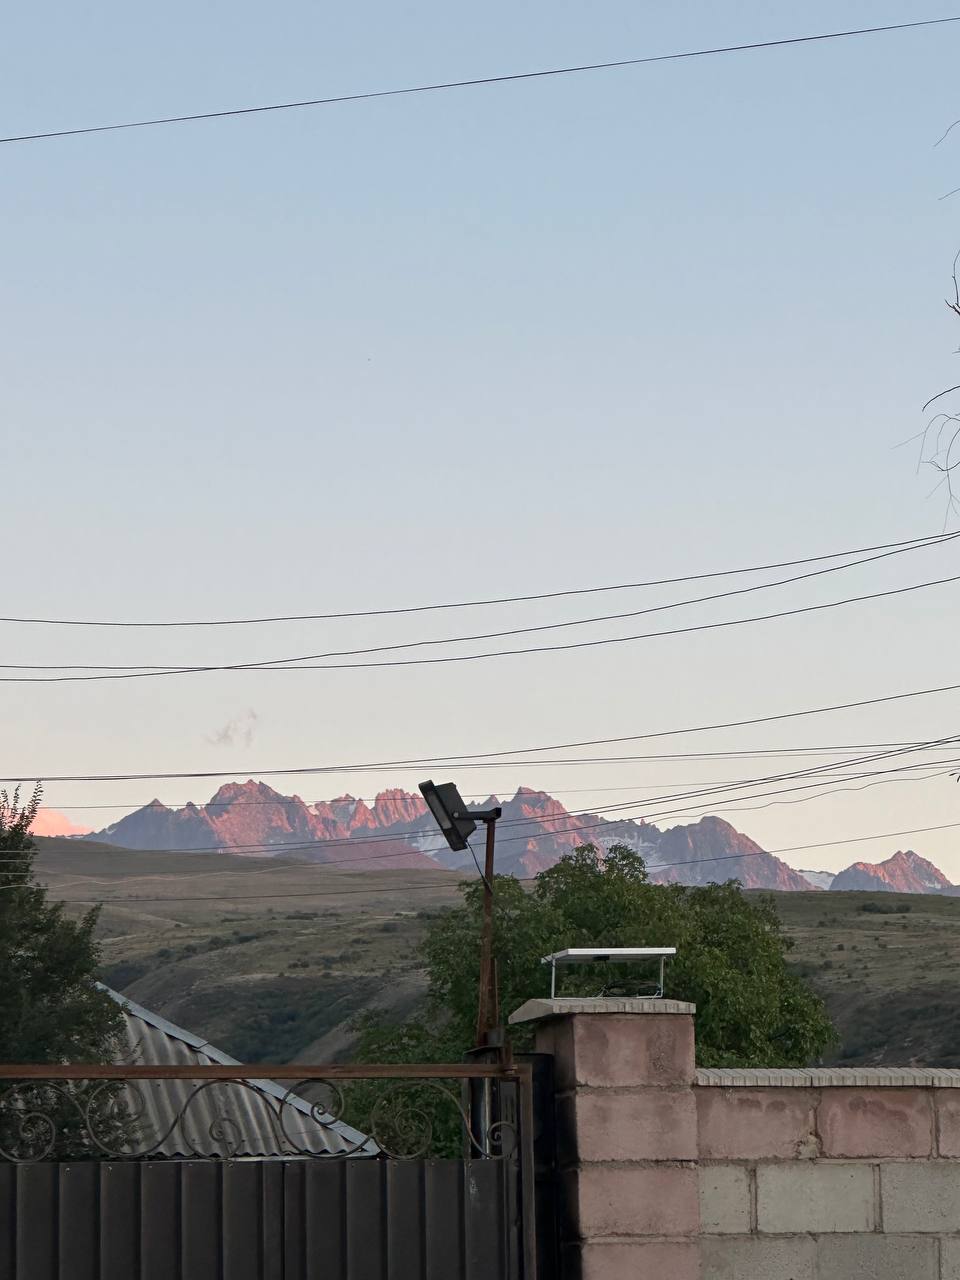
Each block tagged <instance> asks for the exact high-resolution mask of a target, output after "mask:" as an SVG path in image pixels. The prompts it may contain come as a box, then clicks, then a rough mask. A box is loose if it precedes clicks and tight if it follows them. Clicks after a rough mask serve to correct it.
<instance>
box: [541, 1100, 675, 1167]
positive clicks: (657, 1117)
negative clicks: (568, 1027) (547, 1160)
mask: <svg viewBox="0 0 960 1280" xmlns="http://www.w3.org/2000/svg"><path fill="white" fill-rule="evenodd" d="M558 1111H559V1119H560V1135H559V1136H560V1149H561V1156H562V1158H563V1159H570V1160H581V1161H593V1160H696V1158H697V1107H696V1103H695V1102H694V1100H693V1093H692V1091H691V1090H689V1089H683V1090H675V1089H670V1090H667V1089H637V1090H630V1091H625V1090H619V1089H616V1090H614V1089H578V1090H577V1092H576V1093H574V1094H568V1095H567V1096H566V1097H565V1098H563V1099H561V1104H560V1107H559V1109H558Z"/></svg>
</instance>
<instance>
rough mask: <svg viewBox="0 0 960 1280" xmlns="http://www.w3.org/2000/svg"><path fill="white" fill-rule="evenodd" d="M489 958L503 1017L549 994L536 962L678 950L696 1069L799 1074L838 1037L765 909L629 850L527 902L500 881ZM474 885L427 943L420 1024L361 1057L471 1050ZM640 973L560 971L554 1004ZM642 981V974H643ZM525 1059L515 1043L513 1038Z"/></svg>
mask: <svg viewBox="0 0 960 1280" xmlns="http://www.w3.org/2000/svg"><path fill="white" fill-rule="evenodd" d="M495 890H496V907H495V915H494V938H495V954H496V956H497V957H498V974H499V981H500V995H501V1005H502V1009H503V1014H504V1017H506V1015H508V1014H509V1013H510V1012H512V1011H513V1010H514V1009H516V1008H517V1007H518V1006H519V1005H521V1004H522V1003H523V1002H524V1001H525V1000H528V999H530V998H531V997H533V996H544V995H547V994H548V992H549V972H548V969H547V967H546V966H544V965H543V964H542V963H541V958H542V957H543V956H545V955H547V954H549V953H550V952H552V951H559V950H561V949H563V948H564V947H577V946H581V947H586V946H591V947H596V946H610V947H618V946H675V947H676V948H677V956H676V958H675V960H674V961H673V962H672V963H671V964H670V966H669V969H668V979H667V983H668V994H669V995H670V996H672V997H674V998H677V999H681V1000H691V1001H694V1002H695V1003H696V1005H697V1057H698V1061H699V1063H700V1065H701V1066H724V1067H760V1066H763V1067H796V1066H805V1065H807V1064H808V1063H810V1062H811V1061H814V1060H816V1059H817V1058H818V1057H819V1056H820V1055H821V1054H822V1053H823V1051H824V1050H825V1049H826V1048H827V1047H828V1045H829V1044H830V1043H831V1042H832V1041H833V1039H834V1032H833V1028H832V1026H831V1023H830V1021H829V1019H828V1017H827V1014H826V1011H825V1009H824V1006H823V1004H822V1002H821V1001H820V999H819V998H818V997H817V996H816V995H815V994H814V993H813V992H812V991H811V990H810V988H809V987H808V986H807V985H806V984H805V983H804V982H803V980H802V979H801V978H800V977H798V976H797V975H796V974H794V973H792V972H791V971H790V969H789V968H788V966H787V952H788V949H789V945H790V944H789V940H788V939H786V938H785V937H784V935H783V933H782V931H781V928H780V922H779V920H778V917H777V914H776V911H775V909H774V906H773V902H772V900H771V899H768V898H762V897H754V896H750V897H748V896H747V895H746V894H744V893H743V891H742V890H741V888H740V886H739V884H737V883H736V882H735V881H730V882H728V883H726V884H711V885H706V886H701V887H694V888H690V887H687V886H684V885H657V884H651V883H650V882H649V880H648V878H647V873H646V869H645V866H644V862H643V859H642V858H641V857H640V856H639V854H636V853H634V852H633V851H632V850H631V849H629V848H627V847H626V846H622V845H620V846H614V847H613V848H611V849H609V850H608V851H607V852H606V853H602V852H601V851H600V850H598V849H597V848H596V847H595V846H593V845H589V844H588V845H582V846H581V847H580V848H578V849H576V850H574V852H573V853H572V854H571V855H569V856H567V857H565V858H561V859H560V861H559V862H558V863H556V865H555V866H553V867H550V868H549V869H548V870H546V871H543V872H541V873H540V875H538V876H537V877H536V880H535V882H534V885H533V888H532V890H531V891H529V892H528V891H525V890H524V888H523V886H522V885H521V884H520V883H519V882H518V881H517V880H515V879H513V878H512V877H510V876H498V877H497V878H496V884H495ZM482 897H483V886H482V885H481V884H480V883H478V882H474V883H471V884H469V885H468V886H466V888H465V889H464V901H463V904H462V905H461V906H459V907H456V908H454V909H452V910H448V911H445V912H443V913H442V914H441V915H439V916H438V917H437V918H436V920H435V921H434V923H433V924H432V926H431V928H430V929H429V931H428V934H427V938H426V940H425V943H424V961H425V964H426V968H427V971H428V974H429V984H430V985H429V994H428V1001H427V1007H426V1009H425V1011H424V1016H423V1017H422V1018H420V1019H418V1020H417V1021H416V1022H411V1023H407V1024H405V1025H404V1026H402V1027H388V1026H384V1025H382V1024H381V1025H377V1024H374V1023H368V1024H367V1026H366V1028H365V1031H364V1035H363V1037H362V1043H361V1045H360V1048H359V1056H360V1057H361V1058H366V1059H367V1060H376V1059H379V1060H390V1059H393V1060H397V1061H415V1060H417V1059H419V1060H420V1061H448V1062H454V1061H457V1060H459V1059H460V1058H461V1057H462V1056H463V1054H464V1052H465V1051H466V1050H467V1049H469V1048H470V1047H471V1045H472V1043H473V1033H474V1021H475V1016H476V1001H477V973H478V966H479V956H480V918H481V909H482ZM643 976H644V975H643V973H642V972H641V971H640V970H639V969H638V970H637V971H636V972H631V971H621V967H620V966H617V971H616V972H615V973H612V972H611V970H610V968H609V967H608V966H603V967H601V966H590V967H587V968H584V969H580V968H578V969H576V970H573V969H569V970H566V971H565V972H564V977H563V994H569V995H576V994H590V995H596V994H598V993H599V991H600V990H601V988H602V987H603V985H604V984H605V983H610V982H611V981H614V982H616V983H617V984H618V985H620V984H623V985H625V986H626V987H628V988H630V989H632V990H637V983H638V982H639V981H641V980H642V978H643ZM646 976H647V977H649V973H647V975H646ZM515 1044H516V1047H517V1048H521V1049H522V1048H525V1047H527V1046H526V1043H525V1040H524V1036H523V1033H522V1032H521V1033H520V1035H519V1037H518V1038H517V1039H515Z"/></svg>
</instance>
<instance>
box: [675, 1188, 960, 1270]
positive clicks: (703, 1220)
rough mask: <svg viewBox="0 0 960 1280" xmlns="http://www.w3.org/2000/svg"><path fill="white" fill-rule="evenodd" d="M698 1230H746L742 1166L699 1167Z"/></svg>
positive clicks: (741, 1232)
mask: <svg viewBox="0 0 960 1280" xmlns="http://www.w3.org/2000/svg"><path fill="white" fill-rule="evenodd" d="M700 1230H701V1231H703V1232H704V1233H705V1234H707V1235H714V1234H724V1235H726V1234H731V1233H732V1234H736V1235H746V1234H747V1233H748V1232H749V1230H750V1173H749V1171H748V1170H747V1169H744V1168H743V1166H742V1165H738V1164H706V1165H701V1166H700ZM958 1280H960V1278H958Z"/></svg>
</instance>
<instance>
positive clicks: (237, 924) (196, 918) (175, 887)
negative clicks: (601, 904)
mask: <svg viewBox="0 0 960 1280" xmlns="http://www.w3.org/2000/svg"><path fill="white" fill-rule="evenodd" d="M38 844H39V846H40V850H41V852H40V855H39V857H38V860H37V869H38V873H39V874H40V876H41V878H42V879H43V880H44V882H45V883H47V884H48V885H49V887H50V889H51V891H52V892H53V893H55V894H56V896H57V897H61V898H63V899H64V900H65V901H67V902H68V903H72V904H74V907H73V908H72V909H76V910H77V911H79V910H82V909H83V907H84V904H85V903H86V902H87V901H89V900H91V899H92V900H101V899H103V900H107V899H110V898H113V899H117V898H119V897H122V898H123V899H124V901H123V902H122V903H121V902H118V901H113V902H112V903H108V905H106V906H105V907H104V909H103V912H102V915H101V918H100V926H99V933H100V938H101V941H102V944H103V956H104V966H103V978H104V981H106V982H108V983H109V984H110V985H111V986H114V987H116V988H118V989H119V990H122V991H124V992H126V993H127V994H129V995H130V996H131V997H132V998H133V999H135V1000H138V1001H140V1002H141V1003H142V1004H145V1005H147V1006H148V1007H149V1008H151V1009H154V1010H156V1011H157V1012H158V1013H161V1014H163V1015H164V1016H166V1017H168V1018H170V1019H172V1020H173V1021H174V1022H178V1023H180V1024H182V1025H183V1026H185V1027H188V1028H189V1029H191V1030H193V1031H196V1032H198V1033H202V1034H203V1035H205V1036H207V1037H209V1039H210V1040H211V1041H212V1043H214V1044H217V1045H219V1046H220V1047H221V1048H223V1049H226V1050H227V1051H228V1052H230V1053H232V1054H234V1055H235V1056H236V1057H238V1058H242V1059H248V1060H253V1061H257V1060H265V1059H273V1060H274V1061H286V1060H290V1059H299V1060H300V1061H307V1060H312V1061H314V1062H318V1061H319V1062H322V1061H333V1060H336V1059H337V1058H343V1057H347V1056H349V1053H350V1049H351V1046H352V1043H353V1033H352V1031H351V1023H352V1021H353V1020H354V1019H355V1017H356V1016H357V1014H359V1013H361V1012H364V1011H366V1010H370V1009H376V1010H379V1011H381V1012H383V1013H386V1014H388V1015H390V1016H392V1017H404V1016H406V1015H407V1014H409V1013H411V1012H412V1011H413V1010H415V1008H416V1007H417V1004H418V1002H419V1000H420V999H421V998H422V995H423V992H424V989H425V977H424V974H423V973H422V971H420V969H419V968H418V966H417V947H418V945H419V943H420V941H421V939H422V937H423V933H424V929H425V927H426V922H427V920H428V919H429V916H430V915H431V914H433V913H434V912H435V911H437V910H439V909H441V907H442V906H443V904H444V903H451V902H455V901H456V900H457V898H458V894H457V892H456V886H457V884H458V883H459V881H460V879H461V877H460V875H459V874H457V873H453V872H442V871H437V872H432V871H415V872H410V871H387V872H372V871H361V872H358V871H352V872H347V871H338V870H337V869H335V868H333V867H324V866H322V865H319V866H318V865H316V864H305V863H300V862H294V861H292V860H287V859H279V858H263V859H260V858H245V857H237V856H232V855H229V854H183V853H180V854H169V853H141V852H137V851H127V850H118V849H116V848H115V847H110V846H108V845H96V844H89V843H78V842H76V841H71V840H57V839H49V840H41V841H38ZM410 886H413V890H412V891H411V890H410V888H409V887H410ZM228 895H229V900H228ZM774 896H775V900H776V903H777V907H778V910H779V912H780V915H781V918H782V919H783V922H784V927H785V929H786V932H787V934H788V935H789V936H790V938H791V939H792V940H793V943H794V950H793V953H792V962H793V964H794V965H795V966H796V968H797V969H798V971H799V972H800V973H802V974H803V975H804V976H805V977H806V978H807V979H808V981H810V983H811V984H812V985H813V986H814V987H815V988H816V989H817V991H819V993H820V994H821V995H822V996H823V997H824V999H825V1000H826V1002H827V1006H828V1008H829V1010H830V1013H831V1015H832V1017H833V1019H834V1021H835V1023H836V1024H837V1026H838V1029H839V1031H840V1036H841V1043H840V1046H839V1048H838V1049H837V1051H836V1052H835V1053H834V1054H833V1055H832V1057H831V1061H834V1062H838V1063H841V1064H843V1065H880V1064H882V1065H906V1064H922V1065H940V1066H960V1024H958V1019H957V1017H956V1011H957V1009H958V1007H960V898H940V897H928V896H919V895H900V894H891V893H782V894H777V895H774ZM162 899H166V900H162Z"/></svg>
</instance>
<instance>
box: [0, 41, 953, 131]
mask: <svg viewBox="0 0 960 1280" xmlns="http://www.w3.org/2000/svg"><path fill="white" fill-rule="evenodd" d="M951 22H960V16H958V17H946V18H926V19H920V20H917V21H914V22H896V23H888V24H887V25H886V26H877V27H857V28H853V29H850V30H845V31H825V32H819V33H817V34H815V35H810V36H790V37H786V38H784V39H781V40H755V41H752V42H750V43H749V44H732V45H720V46H717V47H714V48H709V49H687V50H682V51H680V52H678V53H660V54H651V55H648V56H646V57H640V58H619V59H617V60H616V61H613V62H592V63H583V64H581V65H578V66H569V67H549V68H546V69H544V70H541V71H519V72H513V73H511V74H506V75H493V76H480V77H475V78H473V79H469V80H446V81H440V82H438V83H435V84H420V85H410V86H407V87H405V88H400V89H375V90H368V91H367V92H365V93H346V94H339V95H337V96H335V97H327V98H309V99H304V100H301V101H296V102H275V103H270V104H268V105H266V106H257V107H233V108H230V109H228V110H220V111H196V112H192V113H191V114H189V115H174V116H159V117H155V118H153V119H145V120H125V121H121V122H120V123H117V124H100V125H86V126H84V127H82V128H73V129H50V130H46V131H45V132H43V133H22V134H14V135H11V136H9V137H5V138H0V143H11V142H39V141H40V140H42V139H49V138H73V137H77V136H79V135H82V134H92V133H115V132H117V131H119V130H122V129H149V128H155V127H157V126H159V125H169V124H188V123H194V122H195V121H198V120H222V119H225V118H227V117H230V116H252V115H262V114H265V113H267V112H278V111H297V110H303V109H304V108H306V107H327V106H333V105H335V104H338V103H347V102H369V101H372V100H374V99H376V98H398V97H404V96H409V95H413V94H424V93H437V92H440V91H442V90H448V89H465V88H474V87H479V86H483V85H493V84H507V83H511V82H513V83H515V82H517V81H523V80H542V79H546V78H548V77H551V76H569V75H577V74H582V73H584V72H588V71H610V70H614V69H617V68H621V67H638V66H648V65H650V64H652V63H657V62H678V61H681V60H684V59H689V58H708V57H714V56H717V55H720V54H728V53H745V52H752V51H754V50H760V49H778V48H783V47H785V46H787V45H804V44H815V43H819V42H823V41H828V40H843V39H847V38H850V37H853V36H867V35H879V34H881V33H884V32H893V31H909V30H914V29H916V28H919V27H937V26H943V25H944V24H946V23H951Z"/></svg>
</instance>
